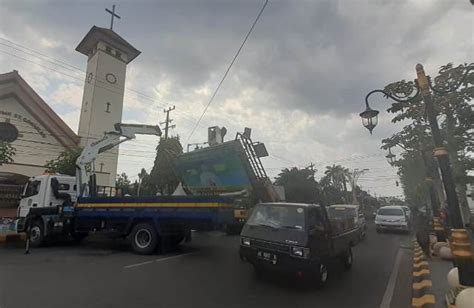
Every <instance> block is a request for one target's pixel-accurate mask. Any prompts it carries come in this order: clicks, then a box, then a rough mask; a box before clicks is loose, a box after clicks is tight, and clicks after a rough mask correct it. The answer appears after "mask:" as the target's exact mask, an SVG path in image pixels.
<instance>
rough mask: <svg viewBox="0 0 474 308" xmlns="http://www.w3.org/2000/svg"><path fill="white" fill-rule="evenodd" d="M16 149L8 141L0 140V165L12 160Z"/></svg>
mask: <svg viewBox="0 0 474 308" xmlns="http://www.w3.org/2000/svg"><path fill="white" fill-rule="evenodd" d="M15 153H16V149H15V147H13V146H12V144H11V143H10V142H6V141H0V166H1V165H2V164H8V163H11V162H13V156H15Z"/></svg>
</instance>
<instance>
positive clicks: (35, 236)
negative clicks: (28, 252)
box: [29, 220, 44, 247]
mask: <svg viewBox="0 0 474 308" xmlns="http://www.w3.org/2000/svg"><path fill="white" fill-rule="evenodd" d="M29 238H30V246H31V247H40V246H41V245H43V244H44V224H43V221H41V220H34V221H33V222H32V223H31V225H30V231H29Z"/></svg>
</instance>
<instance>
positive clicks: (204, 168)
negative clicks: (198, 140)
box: [174, 141, 251, 193]
mask: <svg viewBox="0 0 474 308" xmlns="http://www.w3.org/2000/svg"><path fill="white" fill-rule="evenodd" d="M248 164H249V163H248V161H247V158H246V156H245V153H244V152H243V149H242V146H241V145H240V142H239V141H228V142H225V143H222V144H220V145H216V146H212V147H208V148H204V149H200V150H195V151H192V152H188V153H184V154H182V155H180V156H178V158H177V159H176V161H175V165H174V168H175V172H176V174H177V175H178V178H179V179H180V180H181V181H182V182H183V184H184V185H185V186H186V187H187V188H188V189H189V190H191V191H192V192H193V193H220V192H233V191H239V190H243V189H246V188H248V187H250V181H251V179H250V177H249V175H248V171H249V167H250V166H249V165H248Z"/></svg>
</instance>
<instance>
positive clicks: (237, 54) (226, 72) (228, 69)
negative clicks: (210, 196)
mask: <svg viewBox="0 0 474 308" xmlns="http://www.w3.org/2000/svg"><path fill="white" fill-rule="evenodd" d="M267 4H268V0H265V3H264V4H263V7H262V9H261V10H260V12H259V13H258V15H257V18H255V21H254V22H253V24H252V26H251V27H250V30H249V31H248V32H247V35H246V36H245V38H244V40H243V42H242V44H241V45H240V47H239V49H238V50H237V52H236V54H235V55H234V58H233V59H232V61H231V62H230V65H229V67H228V68H227V70H226V71H225V73H224V76H222V79H221V81H220V82H219V84H218V85H217V88H216V90H215V91H214V93H213V94H212V96H211V99H210V100H209V102H208V103H207V105H206V107H205V108H204V111H203V112H202V114H201V116H200V117H199V120H198V121H197V122H196V125H194V128H193V130H192V131H191V134H189V136H188V139H187V140H186V143H188V142H189V139H191V137H192V135H193V134H194V132H195V131H196V128H197V127H198V125H199V123H201V120H202V118H203V117H204V115H205V114H206V112H207V109H208V108H209V106H210V105H211V103H212V101H213V100H214V97H216V95H217V92H218V91H219V89H220V87H221V85H222V83H223V82H224V80H225V78H226V77H227V74H228V73H229V71H230V69H231V68H232V65H234V62H235V60H236V59H237V57H238V56H239V54H240V51H241V50H242V48H243V47H244V45H245V42H247V39H248V38H249V36H250V34H251V33H252V31H253V28H255V25H256V24H257V21H258V20H259V19H260V16H262V13H263V11H264V10H265V7H266V6H267Z"/></svg>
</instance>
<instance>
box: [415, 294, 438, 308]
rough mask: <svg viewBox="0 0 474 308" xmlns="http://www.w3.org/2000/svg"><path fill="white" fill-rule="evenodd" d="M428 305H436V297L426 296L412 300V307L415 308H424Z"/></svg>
mask: <svg viewBox="0 0 474 308" xmlns="http://www.w3.org/2000/svg"><path fill="white" fill-rule="evenodd" d="M427 304H432V305H434V304H436V299H435V297H434V295H432V294H425V295H423V296H422V297H419V298H413V299H412V300H411V305H412V306H413V307H423V306H424V305H427Z"/></svg>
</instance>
